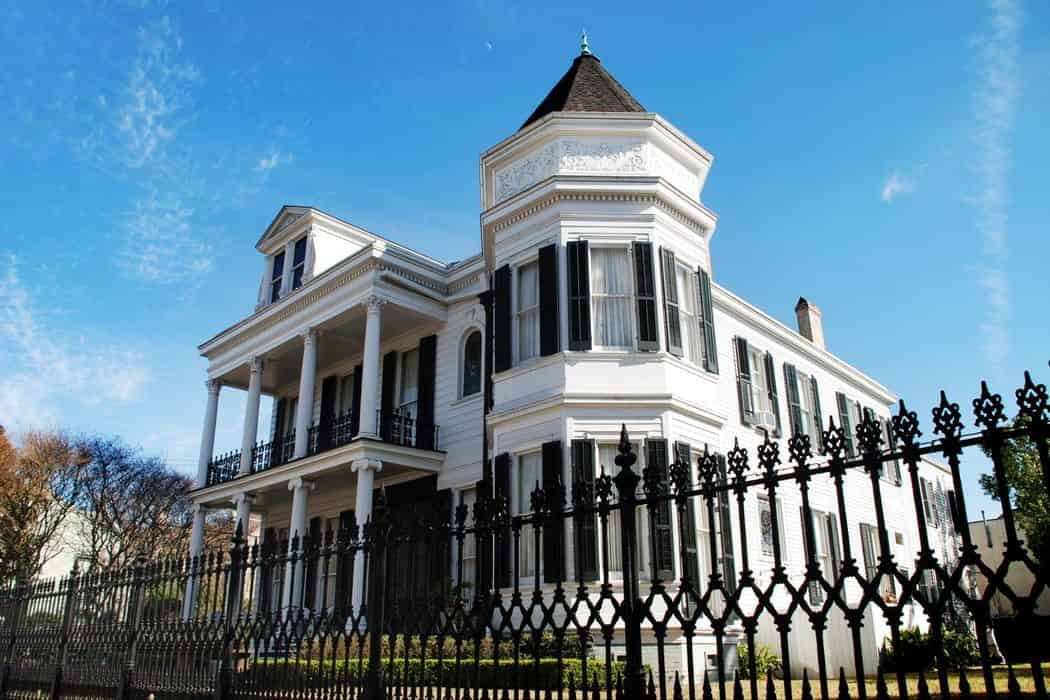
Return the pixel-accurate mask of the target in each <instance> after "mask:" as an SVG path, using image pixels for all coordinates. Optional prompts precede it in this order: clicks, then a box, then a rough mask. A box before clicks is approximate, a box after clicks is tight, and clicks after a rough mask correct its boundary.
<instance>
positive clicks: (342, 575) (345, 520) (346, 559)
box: [333, 510, 357, 615]
mask: <svg viewBox="0 0 1050 700" xmlns="http://www.w3.org/2000/svg"><path fill="white" fill-rule="evenodd" d="M356 523H357V518H356V516H355V515H354V511H352V510H344V511H342V512H341V513H339V535H338V537H337V539H336V541H337V542H338V543H339V551H340V552H342V554H340V555H339V560H338V561H337V562H336V571H335V598H333V603H334V604H335V607H336V610H338V611H339V612H338V613H337V614H341V615H346V613H347V611H348V610H349V609H350V602H351V597H350V595H351V588H352V587H353V585H354V550H353V549H351V548H350V546H349V544H348V543H349V542H350V541H351V540H350V533H351V532H353V529H354V525H356ZM353 612H354V613H355V614H356V613H357V611H356V610H355V611H353Z"/></svg>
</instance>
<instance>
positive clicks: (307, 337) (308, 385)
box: [292, 328, 317, 459]
mask: <svg viewBox="0 0 1050 700" xmlns="http://www.w3.org/2000/svg"><path fill="white" fill-rule="evenodd" d="M316 376H317V331H316V330H314V329H313V328H307V329H306V330H305V331H303V366H302V369H301V370H300V372H299V405H298V407H297V408H296V411H295V451H294V452H293V453H292V458H293V459H299V458H300V457H305V456H306V449H307V447H309V445H310V421H311V419H312V418H313V412H314V379H315V378H316Z"/></svg>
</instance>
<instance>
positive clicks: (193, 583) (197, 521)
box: [182, 503, 208, 620]
mask: <svg viewBox="0 0 1050 700" xmlns="http://www.w3.org/2000/svg"><path fill="white" fill-rule="evenodd" d="M207 514H208V512H207V510H206V509H205V508H204V506H202V505H201V504H199V503H194V504H193V529H192V530H190V566H192V567H193V570H192V571H191V572H190V576H189V578H188V579H187V581H186V593H185V594H184V596H183V599H182V619H183V620H189V619H190V617H191V616H192V615H193V605H194V602H195V601H196V599H197V589H198V588H200V581H199V575H198V573H197V571H196V568H197V562H196V561H195V560H196V558H197V557H198V556H199V555H200V553H201V552H202V551H204V518H205V516H206V515H207Z"/></svg>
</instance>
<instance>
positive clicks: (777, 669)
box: [736, 642, 783, 678]
mask: <svg viewBox="0 0 1050 700" xmlns="http://www.w3.org/2000/svg"><path fill="white" fill-rule="evenodd" d="M736 656H737V661H738V663H737V666H738V667H739V669H740V677H741V678H750V677H751V676H750V673H751V654H750V653H749V652H748V648H747V642H740V643H739V644H737V645H736ZM782 670H783V665H782V663H781V661H780V657H779V656H777V655H776V653H775V652H774V651H773V650H772V649H770V648H769V647H767V646H766V645H765V644H756V645H755V676H756V677H758V678H765V677H766V676H768V675H769V674H770V673H772V674H773V675H774V676H776V677H777V678H780V676H781V672H782Z"/></svg>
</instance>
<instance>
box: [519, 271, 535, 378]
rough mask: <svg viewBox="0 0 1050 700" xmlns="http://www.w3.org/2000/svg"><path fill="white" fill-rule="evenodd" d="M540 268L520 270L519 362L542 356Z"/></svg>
mask: <svg viewBox="0 0 1050 700" xmlns="http://www.w3.org/2000/svg"><path fill="white" fill-rule="evenodd" d="M539 285H540V279H539V266H538V265H537V264H536V263H529V264H528V265H523V266H521V267H520V268H518V362H523V361H524V360H528V359H529V358H531V357H536V356H537V355H539V354H540V309H539V303H540V290H539Z"/></svg>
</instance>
